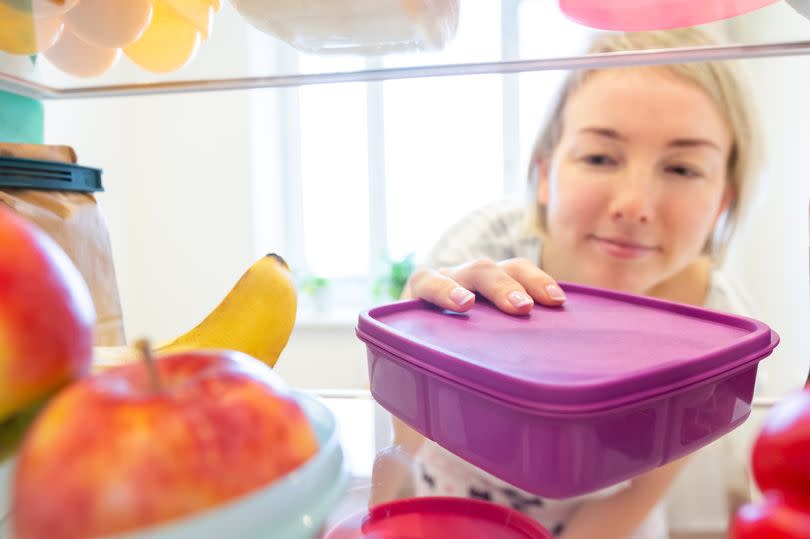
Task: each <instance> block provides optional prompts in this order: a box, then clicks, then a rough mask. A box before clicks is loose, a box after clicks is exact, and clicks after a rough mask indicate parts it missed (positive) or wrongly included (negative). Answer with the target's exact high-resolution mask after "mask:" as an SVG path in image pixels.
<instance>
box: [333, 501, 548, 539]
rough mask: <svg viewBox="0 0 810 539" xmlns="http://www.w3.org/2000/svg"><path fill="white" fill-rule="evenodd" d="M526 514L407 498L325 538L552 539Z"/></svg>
mask: <svg viewBox="0 0 810 539" xmlns="http://www.w3.org/2000/svg"><path fill="white" fill-rule="evenodd" d="M553 537H554V536H553V535H551V533H549V532H548V531H547V530H546V529H545V528H543V527H542V526H541V525H540V524H538V523H537V522H535V521H534V520H532V519H531V518H529V517H527V516H526V515H524V514H523V513H520V512H518V511H515V510H514V509H511V508H509V507H503V506H501V505H496V504H494V503H491V502H485V501H482V500H472V499H465V498H443V497H425V498H408V499H406V500H397V501H394V502H389V503H384V504H381V505H377V506H375V507H373V508H371V509H369V510H368V511H367V512H365V511H364V512H362V513H358V514H355V515H352V516H350V517H348V518H347V519H345V520H344V521H343V522H341V523H339V524H338V525H337V526H335V527H334V528H332V529H331V530H329V533H327V534H326V536H325V537H324V539H553Z"/></svg>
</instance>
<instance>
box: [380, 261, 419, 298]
mask: <svg viewBox="0 0 810 539" xmlns="http://www.w3.org/2000/svg"><path fill="white" fill-rule="evenodd" d="M386 265H387V270H386V272H385V273H384V274H383V275H381V276H379V277H378V278H377V280H376V281H375V283H374V297H376V298H380V299H386V300H388V299H399V298H400V297H402V291H403V290H404V289H405V284H406V283H407V282H408V278H409V277H410V276H411V273H413V270H414V267H415V264H414V254H413V253H410V254H409V255H407V256H406V257H404V258H401V259H399V260H392V259H391V258H389V257H388V256H386Z"/></svg>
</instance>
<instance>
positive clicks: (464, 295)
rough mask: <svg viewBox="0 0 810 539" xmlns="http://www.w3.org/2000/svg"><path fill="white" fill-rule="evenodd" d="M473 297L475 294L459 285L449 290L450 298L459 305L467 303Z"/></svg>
mask: <svg viewBox="0 0 810 539" xmlns="http://www.w3.org/2000/svg"><path fill="white" fill-rule="evenodd" d="M474 297H475V294H473V293H472V292H470V291H469V290H467V289H466V288H462V287H460V286H457V287H455V288H454V289H453V290H452V291H451V292H450V299H451V300H452V301H453V303H455V304H456V305H458V306H459V307H461V306H463V305H466V304H468V303H469V302H470V301H472V299H473V298H474Z"/></svg>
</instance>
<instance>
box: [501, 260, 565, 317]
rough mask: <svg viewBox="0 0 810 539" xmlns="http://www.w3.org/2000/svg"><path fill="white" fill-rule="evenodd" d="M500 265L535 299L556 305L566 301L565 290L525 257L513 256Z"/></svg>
mask: <svg viewBox="0 0 810 539" xmlns="http://www.w3.org/2000/svg"><path fill="white" fill-rule="evenodd" d="M498 265H499V266H500V267H501V268H503V270H504V271H505V272H506V273H507V274H508V275H509V276H510V277H512V278H513V279H514V280H516V281H517V282H519V283H520V284H521V285H522V286H523V288H525V289H526V292H528V293H529V295H530V296H531V297H532V298H534V300H535V301H537V302H538V303H541V304H543V305H548V306H551V307H556V306H557V305H560V304H561V303H562V302H564V301H565V292H563V290H562V288H560V285H558V284H557V282H556V281H555V280H554V279H553V278H552V277H551V276H550V275H549V274H548V273H546V272H544V271H543V270H541V269H540V268H538V267H537V266H536V265H535V264H533V263H532V262H531V261H529V260H527V259H525V258H512V259H509V260H504V261H502V262H499V263H498Z"/></svg>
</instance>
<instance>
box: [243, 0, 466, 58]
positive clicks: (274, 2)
mask: <svg viewBox="0 0 810 539" xmlns="http://www.w3.org/2000/svg"><path fill="white" fill-rule="evenodd" d="M233 5H234V6H235V7H236V9H237V11H239V13H241V14H242V16H244V17H245V19H247V20H248V22H250V23H251V24H252V25H253V26H255V27H256V28H257V29H259V30H261V31H262V32H265V33H268V34H271V35H273V36H276V37H278V38H279V39H281V40H283V41H285V42H287V43H289V44H290V45H292V46H293V47H295V48H296V49H298V50H301V51H304V52H312V53H338V54H343V53H353V54H383V53H388V52H402V51H413V50H438V49H442V48H443V47H444V46H445V44H447V42H449V41H450V40H451V39H452V38H453V36H454V35H455V32H456V28H457V26H458V15H459V7H458V0H320V1H310V2H301V1H300V0H233Z"/></svg>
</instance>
